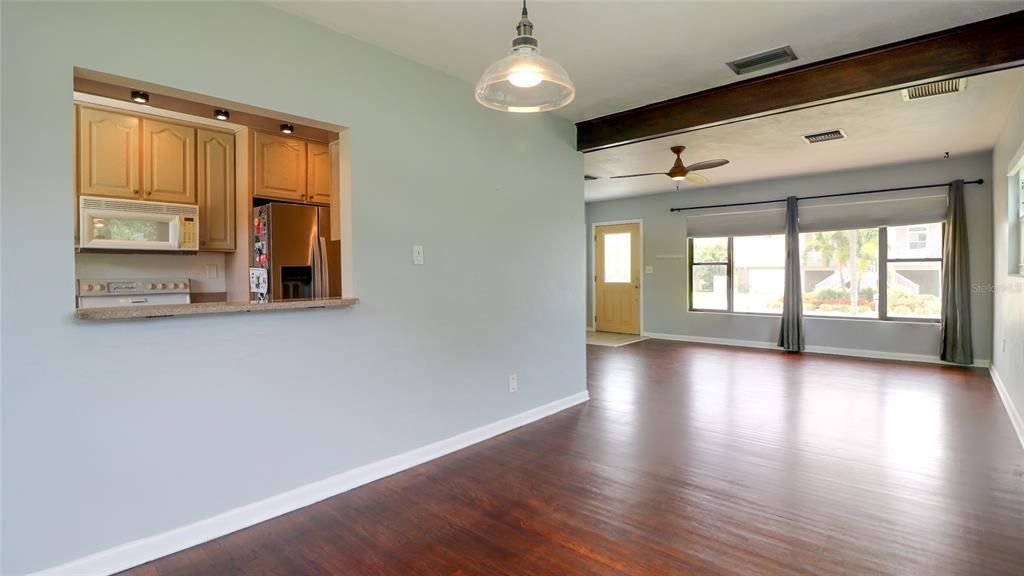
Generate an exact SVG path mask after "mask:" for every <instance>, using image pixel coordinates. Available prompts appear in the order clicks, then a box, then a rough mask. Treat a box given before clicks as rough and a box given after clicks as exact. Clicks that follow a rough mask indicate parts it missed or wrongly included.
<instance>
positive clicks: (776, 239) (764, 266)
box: [732, 234, 786, 314]
mask: <svg viewBox="0 0 1024 576" xmlns="http://www.w3.org/2000/svg"><path fill="white" fill-rule="evenodd" d="M732 256H733V258H732V266H733V311H734V312H759V313H762V314H781V313H782V295H783V292H784V291H785V287H786V236H785V234H778V235H775V236H737V237H736V238H733V248H732Z"/></svg>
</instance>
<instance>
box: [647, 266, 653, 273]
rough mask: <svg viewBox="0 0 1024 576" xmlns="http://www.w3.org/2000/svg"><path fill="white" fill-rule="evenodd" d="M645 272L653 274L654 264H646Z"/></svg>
mask: <svg viewBox="0 0 1024 576" xmlns="http://www.w3.org/2000/svg"><path fill="white" fill-rule="evenodd" d="M647 273H648V274H654V266H647Z"/></svg>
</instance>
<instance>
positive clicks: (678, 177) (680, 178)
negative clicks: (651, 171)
mask: <svg viewBox="0 0 1024 576" xmlns="http://www.w3.org/2000/svg"><path fill="white" fill-rule="evenodd" d="M672 179H673V180H676V181H679V180H686V176H673V177H672Z"/></svg>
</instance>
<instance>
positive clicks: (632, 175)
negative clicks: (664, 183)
mask: <svg viewBox="0 0 1024 576" xmlns="http://www.w3.org/2000/svg"><path fill="white" fill-rule="evenodd" d="M637 176H666V174H665V173H664V172H646V173H644V174H626V175H624V176H609V178H636V177H637Z"/></svg>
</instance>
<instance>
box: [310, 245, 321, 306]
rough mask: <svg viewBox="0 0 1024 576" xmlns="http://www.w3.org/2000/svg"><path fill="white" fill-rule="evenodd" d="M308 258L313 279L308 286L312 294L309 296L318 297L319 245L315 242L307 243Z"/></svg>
mask: <svg viewBox="0 0 1024 576" xmlns="http://www.w3.org/2000/svg"><path fill="white" fill-rule="evenodd" d="M309 258H310V260H309V261H310V263H311V264H312V266H311V268H312V269H313V270H312V272H313V279H312V280H313V281H312V282H311V284H312V286H310V288H311V291H312V294H310V296H312V297H313V298H319V297H320V246H319V245H318V244H317V243H316V242H312V243H310V245H309Z"/></svg>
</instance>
